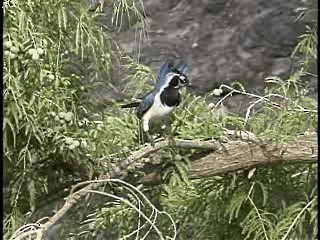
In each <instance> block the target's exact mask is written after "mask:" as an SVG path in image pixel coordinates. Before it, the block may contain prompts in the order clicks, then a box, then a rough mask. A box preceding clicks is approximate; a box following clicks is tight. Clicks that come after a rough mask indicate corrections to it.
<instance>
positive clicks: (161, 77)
mask: <svg viewBox="0 0 320 240" xmlns="http://www.w3.org/2000/svg"><path fill="white" fill-rule="evenodd" d="M188 68H189V67H188V65H187V64H179V65H178V66H174V62H173V61H172V60H169V61H166V62H165V63H164V64H163V65H162V67H161V69H160V71H159V73H158V81H157V84H156V86H155V90H157V91H159V90H160V89H161V87H162V86H164V85H166V84H167V82H168V79H167V78H166V76H167V74H168V73H176V74H183V75H185V74H186V73H187V71H188Z"/></svg>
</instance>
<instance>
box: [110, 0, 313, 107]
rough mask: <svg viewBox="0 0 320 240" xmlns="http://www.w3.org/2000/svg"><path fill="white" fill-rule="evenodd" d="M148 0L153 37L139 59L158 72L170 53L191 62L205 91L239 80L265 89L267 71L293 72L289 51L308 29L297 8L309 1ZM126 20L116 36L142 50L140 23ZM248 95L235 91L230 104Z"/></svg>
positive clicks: (130, 48)
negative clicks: (138, 35) (132, 25)
mask: <svg viewBox="0 0 320 240" xmlns="http://www.w3.org/2000/svg"><path fill="white" fill-rule="evenodd" d="M143 2H144V8H145V12H146V15H147V17H146V21H147V23H148V24H149V27H150V28H149V39H148V40H146V39H143V40H142V42H141V46H140V55H139V60H140V62H142V63H144V64H147V65H148V66H150V67H151V69H152V70H154V71H155V72H157V71H158V70H159V68H160V66H161V64H162V62H163V61H164V60H165V59H167V58H172V59H175V60H177V61H179V60H180V61H185V62H187V63H189V64H190V65H191V73H190V78H191V81H192V83H193V85H192V88H191V89H190V90H191V92H193V93H195V94H200V95H203V94H204V93H206V92H208V91H210V90H213V89H215V88H218V87H219V86H220V85H221V84H231V83H232V82H234V81H238V82H241V83H242V84H243V85H244V86H245V88H246V90H247V91H250V92H261V91H262V89H263V87H264V78H265V77H267V76H280V77H286V76H289V75H290V73H291V71H292V67H293V61H292V59H291V58H290V55H291V53H292V51H293V49H294V47H295V45H296V44H297V42H298V37H299V36H300V35H301V34H303V32H304V31H305V23H303V22H302V21H297V20H296V18H297V16H298V13H297V12H296V9H297V8H298V7H302V6H304V4H303V2H302V1H301V0H292V1H281V0H270V1H263V0H257V1H249V0H216V1H211V0H162V1H158V0H145V1H143ZM123 26H124V27H123V28H122V30H121V32H120V33H119V34H117V37H116V38H117V40H118V42H119V43H120V45H121V47H122V48H124V49H125V50H126V51H127V52H128V53H130V54H131V55H132V56H137V54H136V52H137V49H138V45H137V44H136V42H135V41H134V39H135V34H136V32H135V29H134V28H129V27H128V25H127V26H126V25H125V24H124V25H123ZM315 81H316V79H315ZM315 87H316V82H314V81H313V88H315ZM313 90H314V89H313ZM315 91H316V90H315ZM218 99H219V98H216V99H212V100H213V101H217V100H218ZM244 100H245V99H244V98H243V96H234V97H233V98H232V99H230V100H229V101H227V102H226V104H227V105H228V107H230V108H232V109H239V108H242V107H241V106H240V105H239V103H241V102H243V101H244Z"/></svg>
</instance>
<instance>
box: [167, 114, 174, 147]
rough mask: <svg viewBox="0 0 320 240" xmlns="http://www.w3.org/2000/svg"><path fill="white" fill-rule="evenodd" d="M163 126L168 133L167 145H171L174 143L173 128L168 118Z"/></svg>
mask: <svg viewBox="0 0 320 240" xmlns="http://www.w3.org/2000/svg"><path fill="white" fill-rule="evenodd" d="M165 124H166V128H167V132H168V140H169V143H170V144H171V143H173V142H174V128H172V125H171V119H170V118H168V119H166V123H165Z"/></svg>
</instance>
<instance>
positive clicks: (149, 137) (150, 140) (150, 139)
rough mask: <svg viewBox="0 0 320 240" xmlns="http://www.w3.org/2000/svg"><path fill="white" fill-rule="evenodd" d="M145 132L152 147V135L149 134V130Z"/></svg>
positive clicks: (153, 144)
mask: <svg viewBox="0 0 320 240" xmlns="http://www.w3.org/2000/svg"><path fill="white" fill-rule="evenodd" d="M145 133H146V134H147V137H148V140H149V142H150V144H151V146H152V147H154V146H155V143H154V139H153V137H152V136H151V134H150V133H149V132H145Z"/></svg>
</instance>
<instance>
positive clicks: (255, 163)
mask: <svg viewBox="0 0 320 240" xmlns="http://www.w3.org/2000/svg"><path fill="white" fill-rule="evenodd" d="M317 162H318V144H317V134H316V133H311V134H309V135H303V136H301V137H298V138H297V139H295V140H293V141H290V142H288V143H286V144H283V145H275V144H258V143H257V142H250V141H248V142H246V141H239V140H233V141H229V142H228V143H226V144H224V148H221V149H219V150H217V151H215V152H214V153H211V154H208V155H207V156H205V157H203V158H201V159H198V160H196V161H194V162H192V167H191V173H190V177H191V178H202V177H209V176H214V175H219V174H224V173H229V172H234V171H237V170H240V169H248V168H252V167H260V166H272V165H278V164H295V163H317Z"/></svg>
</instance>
